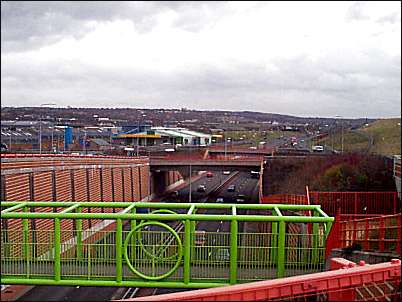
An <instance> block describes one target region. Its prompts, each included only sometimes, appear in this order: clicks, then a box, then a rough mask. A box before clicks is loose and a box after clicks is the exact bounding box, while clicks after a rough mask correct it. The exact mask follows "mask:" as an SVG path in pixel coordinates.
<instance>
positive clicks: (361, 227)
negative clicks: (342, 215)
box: [339, 213, 401, 254]
mask: <svg viewBox="0 0 402 302" xmlns="http://www.w3.org/2000/svg"><path fill="white" fill-rule="evenodd" d="M339 231H340V236H339V246H340V247H347V246H352V245H353V244H360V245H361V247H362V249H363V250H365V251H377V252H390V253H397V254H400V250H401V214H400V213H399V214H395V215H386V216H380V217H372V218H365V219H356V220H351V221H341V222H340V229H339Z"/></svg>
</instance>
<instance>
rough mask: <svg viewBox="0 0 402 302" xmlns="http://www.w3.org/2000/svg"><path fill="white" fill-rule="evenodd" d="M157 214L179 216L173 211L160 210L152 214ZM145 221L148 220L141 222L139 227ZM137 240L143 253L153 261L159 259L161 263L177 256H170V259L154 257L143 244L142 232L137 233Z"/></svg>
mask: <svg viewBox="0 0 402 302" xmlns="http://www.w3.org/2000/svg"><path fill="white" fill-rule="evenodd" d="M157 213H165V214H177V213H176V212H174V211H172V210H168V209H158V210H154V211H152V212H151V213H150V214H157ZM145 221H146V220H141V221H140V224H139V225H142V224H144V223H145ZM165 225H166V224H165ZM137 239H138V243H139V246H140V247H141V248H142V251H143V252H144V253H145V254H146V255H147V256H148V257H151V258H153V259H157V260H159V261H161V260H170V259H172V258H174V257H176V256H177V254H174V255H172V256H169V257H167V258H162V257H159V256H156V255H154V254H152V253H150V252H148V250H147V249H146V248H145V247H144V244H143V243H142V236H141V232H137Z"/></svg>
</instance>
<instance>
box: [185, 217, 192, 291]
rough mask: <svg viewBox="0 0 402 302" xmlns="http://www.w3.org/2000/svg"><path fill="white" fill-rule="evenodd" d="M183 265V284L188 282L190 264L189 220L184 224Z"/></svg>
mask: <svg viewBox="0 0 402 302" xmlns="http://www.w3.org/2000/svg"><path fill="white" fill-rule="evenodd" d="M183 260H184V265H183V282H184V283H185V284H188V283H189V282H190V262H191V223H190V220H188V219H187V220H186V221H185V222H184V259H183Z"/></svg>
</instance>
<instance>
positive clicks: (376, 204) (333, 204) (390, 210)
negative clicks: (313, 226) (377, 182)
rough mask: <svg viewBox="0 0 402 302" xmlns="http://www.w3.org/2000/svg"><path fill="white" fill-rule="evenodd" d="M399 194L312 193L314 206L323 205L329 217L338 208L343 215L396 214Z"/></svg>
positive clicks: (311, 198)
mask: <svg viewBox="0 0 402 302" xmlns="http://www.w3.org/2000/svg"><path fill="white" fill-rule="evenodd" d="M397 194H398V193H397V192H310V201H311V203H312V204H319V205H321V209H322V210H323V211H324V212H325V213H327V214H328V215H329V216H334V215H335V214H336V213H337V211H338V208H340V209H341V213H342V214H396V213H398V212H400V211H399V205H398V195H397Z"/></svg>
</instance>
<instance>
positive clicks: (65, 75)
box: [2, 51, 401, 117]
mask: <svg viewBox="0 0 402 302" xmlns="http://www.w3.org/2000/svg"><path fill="white" fill-rule="evenodd" d="M328 62H333V63H332V64H329V63H328ZM273 64H274V66H275V67H276V68H273V69H266V68H265V66H263V65H260V64H238V65H233V66H232V68H231V70H234V71H227V70H225V69H217V68H215V67H211V66H210V67H206V66H204V67H202V68H199V69H197V70H195V69H192V70H188V71H182V72H176V73H171V74H161V73H157V72H138V71H136V70H132V69H129V68H126V69H102V68H99V67H93V66H92V67H91V66H86V65H82V64H78V63H75V62H57V63H53V64H50V63H49V64H46V65H43V66H42V65H38V64H37V65H35V64H33V63H28V64H27V62H18V61H17V62H11V61H10V62H8V63H7V64H6V67H7V70H8V71H7V73H6V72H3V69H2V100H3V105H8V106H10V105H19V106H23V105H24V106H28V105H35V104H38V103H39V102H47V101H49V102H56V103H57V104H60V105H63V106H67V105H72V106H83V104H86V106H87V107H91V106H110V105H111V104H113V106H115V107H127V106H129V107H147V108H156V107H169V108H178V107H183V106H185V107H190V108H194V109H212V108H213V109H231V110H254V111H256V110H258V111H265V112H277V113H288V114H294V115H304V116H308V115H309V116H311V115H315V116H333V115H336V114H339V115H342V116H349V117H364V116H369V117H390V116H398V115H399V112H400V110H401V107H400V98H401V93H400V91H401V84H400V83H401V73H400V57H390V56H387V55H385V54H382V53H379V52H376V51H368V52H367V53H366V54H364V55H363V54H356V55H355V56H351V58H350V59H348V56H342V55H336V54H332V55H329V56H328V57H324V58H322V59H321V60H319V61H311V60H310V59H309V58H308V57H307V56H299V57H295V58H292V59H286V60H284V59H282V60H276V61H274V62H273ZM27 68H29V69H30V72H29V73H27V72H26V69H27ZM379 104H381V105H380V106H379Z"/></svg>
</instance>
